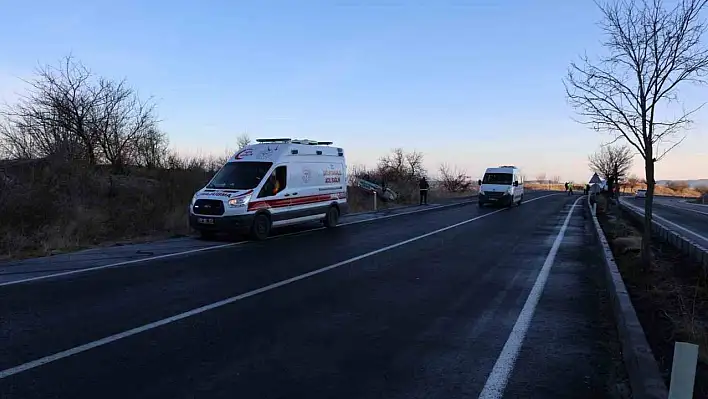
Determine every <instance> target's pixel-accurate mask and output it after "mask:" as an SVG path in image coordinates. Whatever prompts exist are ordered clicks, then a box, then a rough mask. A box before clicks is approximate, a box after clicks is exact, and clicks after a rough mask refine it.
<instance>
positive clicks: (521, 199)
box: [516, 195, 524, 206]
mask: <svg viewBox="0 0 708 399" xmlns="http://www.w3.org/2000/svg"><path fill="white" fill-rule="evenodd" d="M522 202H524V196H523V195H522V196H521V198H519V203H518V204H516V205H519V206H521V203H522Z"/></svg>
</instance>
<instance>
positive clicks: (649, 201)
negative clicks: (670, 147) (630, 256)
mask: <svg viewBox="0 0 708 399" xmlns="http://www.w3.org/2000/svg"><path fill="white" fill-rule="evenodd" d="M646 155H647V157H646V160H645V161H644V170H645V172H646V178H647V195H646V198H644V234H643V235H642V267H643V268H644V271H648V270H650V269H651V258H652V256H651V225H652V222H651V221H652V211H653V205H654V186H656V181H654V159H653V158H652V154H651V153H647V154H646Z"/></svg>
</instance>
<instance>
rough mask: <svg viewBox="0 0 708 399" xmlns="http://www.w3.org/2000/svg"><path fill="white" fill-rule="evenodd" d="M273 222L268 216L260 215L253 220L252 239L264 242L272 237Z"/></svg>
mask: <svg viewBox="0 0 708 399" xmlns="http://www.w3.org/2000/svg"><path fill="white" fill-rule="evenodd" d="M270 228H271V222H270V218H269V217H268V215H266V214H263V213H259V214H258V215H256V217H255V218H254V219H253V225H251V238H253V239H254V240H257V241H263V240H265V239H266V238H268V236H269V235H270Z"/></svg>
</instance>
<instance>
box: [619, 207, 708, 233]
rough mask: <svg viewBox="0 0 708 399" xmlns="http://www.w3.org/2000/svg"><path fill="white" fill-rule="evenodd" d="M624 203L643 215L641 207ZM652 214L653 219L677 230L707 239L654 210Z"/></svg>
mask: <svg viewBox="0 0 708 399" xmlns="http://www.w3.org/2000/svg"><path fill="white" fill-rule="evenodd" d="M625 205H628V206H630V207H631V208H634V209H635V210H636V211H637V212H638V213H639V214H640V215H644V209H642V208H640V207H638V206H636V205H633V204H630V203H627V202H625ZM652 216H653V218H654V219H659V220H660V221H662V222H664V223H666V224H668V225H671V226H673V227H675V228H677V229H679V230H683V231H685V232H687V233H691V234H693V235H694V236H696V237H698V238H700V239H702V240H705V241H708V237H705V236H702V235H700V234H698V233H696V232H695V231H693V230H691V229H687V228H685V227H683V226H681V225H680V224H676V223H674V222H672V221H670V220H668V219H666V218H663V217H661V216H659V215H658V214H657V213H656V210H655V211H654V212H652Z"/></svg>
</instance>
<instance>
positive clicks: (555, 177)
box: [551, 175, 561, 184]
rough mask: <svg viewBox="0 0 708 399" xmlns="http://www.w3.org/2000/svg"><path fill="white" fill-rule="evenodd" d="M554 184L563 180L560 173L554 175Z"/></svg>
mask: <svg viewBox="0 0 708 399" xmlns="http://www.w3.org/2000/svg"><path fill="white" fill-rule="evenodd" d="M551 181H552V182H553V184H558V183H560V182H561V177H560V176H558V175H555V176H553V179H552V180H551Z"/></svg>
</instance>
